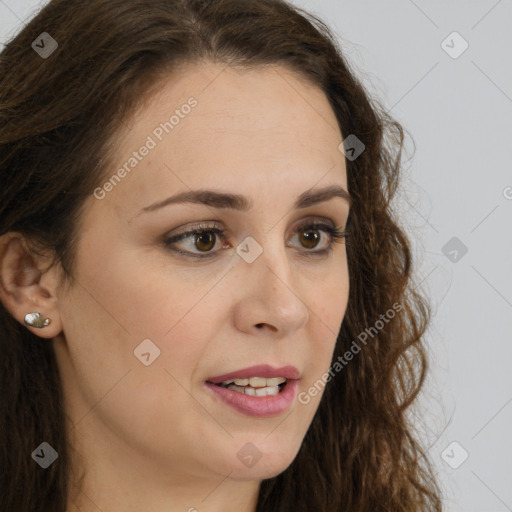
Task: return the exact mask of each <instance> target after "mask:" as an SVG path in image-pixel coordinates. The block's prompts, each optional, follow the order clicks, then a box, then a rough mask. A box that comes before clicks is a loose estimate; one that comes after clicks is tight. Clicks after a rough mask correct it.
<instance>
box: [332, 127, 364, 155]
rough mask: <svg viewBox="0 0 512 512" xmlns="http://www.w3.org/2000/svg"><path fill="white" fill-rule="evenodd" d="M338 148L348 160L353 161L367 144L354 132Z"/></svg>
mask: <svg viewBox="0 0 512 512" xmlns="http://www.w3.org/2000/svg"><path fill="white" fill-rule="evenodd" d="M338 149H339V150H340V151H341V152H342V153H343V154H344V155H345V158H346V159H347V160H350V161H351V162H353V161H354V160H355V159H356V158H357V157H358V156H359V155H360V154H361V153H362V152H363V151H364V150H365V149H366V146H365V145H364V144H363V143H362V141H361V140H360V139H358V138H357V137H356V136H355V135H354V134H353V133H352V134H350V135H349V136H348V137H347V138H346V139H345V140H344V141H343V142H342V143H341V144H340V145H339V146H338Z"/></svg>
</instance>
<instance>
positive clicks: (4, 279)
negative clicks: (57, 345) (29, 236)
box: [0, 232, 62, 339]
mask: <svg viewBox="0 0 512 512" xmlns="http://www.w3.org/2000/svg"><path fill="white" fill-rule="evenodd" d="M48 262H49V258H48V257H43V256H41V255H39V254H36V253H35V252H34V251H32V250H31V249H30V245H29V243H28V242H27V240H26V238H25V237H24V236H23V235H21V234H19V233H14V232H9V233H6V234H4V235H2V236H0V300H1V301H2V303H3V304H4V306H5V308H6V309H7V310H8V311H9V312H10V313H11V315H12V316H13V317H14V318H15V319H16V320H17V321H18V322H20V324H22V325H23V326H24V327H26V328H27V329H29V330H30V331H31V332H32V333H34V334H35V335H36V336H39V337H41V338H48V339H50V338H54V337H55V336H57V335H58V334H60V332H61V331H62V322H61V318H60V315H59V310H58V302H57V289H58V286H59V283H60V275H59V271H58V269H57V268H56V266H52V267H51V268H50V269H49V270H45V264H46V265H47V264H48ZM36 312H37V313H40V314H41V316H42V317H43V318H49V319H50V323H49V324H48V325H47V326H45V327H43V328H38V327H33V326H29V325H26V324H25V321H24V319H25V315H26V314H27V313H36Z"/></svg>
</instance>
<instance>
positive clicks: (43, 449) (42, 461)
mask: <svg viewBox="0 0 512 512" xmlns="http://www.w3.org/2000/svg"><path fill="white" fill-rule="evenodd" d="M58 456H59V454H58V453H57V452H56V451H55V450H54V449H53V447H52V446H51V445H50V444H48V443H47V442H43V443H41V444H40V445H39V446H38V447H37V448H36V449H35V450H34V451H33V452H32V458H33V459H34V460H35V461H36V462H37V463H38V464H39V465H40V466H41V467H42V468H43V469H46V468H48V467H50V466H51V465H52V464H53V463H54V462H55V461H56V460H57V457H58Z"/></svg>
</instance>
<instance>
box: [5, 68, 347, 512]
mask: <svg viewBox="0 0 512 512" xmlns="http://www.w3.org/2000/svg"><path fill="white" fill-rule="evenodd" d="M191 96H193V97H194V98H196V99H197V102H198V104H197V106H196V107H195V108H193V109H192V111H191V112H190V114H188V115H187V116H186V117H185V118H183V119H180V122H179V124H178V125H177V126H175V128H174V129H173V131H172V132H171V133H169V134H165V133H164V135H163V139H162V141H161V142H160V141H158V140H157V139H156V138H155V137H154V136H153V138H154V139H155V141H157V142H158V144H157V146H156V147H155V148H154V149H152V150H151V151H150V153H149V155H148V156H146V157H145V158H144V159H143V160H142V161H141V162H139V163H138V165H137V166H136V167H135V168H134V169H133V170H132V171H131V172H130V173H129V174H128V175H127V176H126V177H125V178H124V179H123V180H122V181H121V182H120V183H118V184H117V185H116V186H115V187H114V188H113V190H111V191H110V192H108V193H107V194H106V195H105V197H104V198H103V199H101V200H100V199H96V198H95V197H92V196H91V197H90V198H89V199H88V200H87V202H86V204H85V209H84V211H83V217H82V222H83V224H82V228H81V232H80V238H79V244H78V246H77V261H76V274H75V279H76V283H75V284H72V285H71V286H69V287H68V286H63V285H62V283H61V274H60V272H59V269H58V267H54V268H52V269H51V270H50V271H48V272H46V273H44V272H41V270H42V269H43V268H44V265H45V263H47V262H46V261H45V260H44V259H43V258H38V257H35V256H32V257H31V256H28V255H27V250H28V249H27V247H28V246H27V244H26V243H25V241H24V240H23V239H20V238H19V236H17V235H16V234H13V233H10V234H8V235H4V236H3V237H2V239H1V241H2V244H1V246H0V247H1V252H0V256H1V257H2V262H1V263H2V267H1V271H2V287H1V299H2V301H3V303H4V304H5V305H6V307H7V308H8V309H9V311H10V312H11V314H12V315H13V316H14V317H15V318H16V319H17V320H18V321H19V322H20V323H22V324H23V318H24V315H25V314H26V313H27V312H30V311H40V312H42V313H43V315H44V316H45V317H50V318H51V320H52V322H51V324H50V325H49V326H47V327H45V328H44V329H37V328H33V327H27V328H28V329H30V330H31V331H32V332H34V333H35V334H37V335H38V336H40V337H41V338H45V340H43V339H41V343H48V342H52V343H53V344H54V347H55V352H56V356H57V361H58V365H59V368H60V371H61V372H62V381H63V387H64V392H65V400H66V413H67V416H68V418H69V420H70V425H71V426H70V436H71V437H72V442H73V446H74V450H75V451H74V452H73V465H74V468H75V470H76V471H78V473H77V474H81V473H80V471H84V472H85V477H84V480H83V482H82V487H81V492H79V493H78V492H77V493H76V494H75V495H73V497H72V499H70V503H69V508H68V512H75V511H77V510H81V511H87V512H89V511H90V512H93V511H94V512H97V511H98V510H105V511H107V510H108V511H109V512H121V511H122V512H136V511H140V510H152V511H154V512H163V511H165V512H174V511H181V512H183V511H193V510H197V511H199V512H219V511H224V512H226V511H227V512H230V511H235V510H236V511H237V512H239V511H241V510H246V511H254V510H255V507H256V501H257V494H258V490H259V486H260V483H261V480H262V479H265V478H270V477H273V476H275V475H278V474H279V473H281V472H282V471H284V470H285V469H286V468H287V467H288V466H289V465H290V464H291V462H292V461H293V459H294V458H295V456H296V455H297V453H298V450H299V448H300V446H301V443H302V441H303V438H304V436H305V434H306V432H307V430H308V428H309V426H310V424H311V421H312V419H313V416H314V414H315V412H316V410H317V408H318V404H319V401H320V398H321V396H322V393H318V394H317V395H316V396H314V397H311V401H310V402H309V403H308V404H307V405H303V404H301V403H299V402H298V401H297V400H295V402H294V403H293V404H292V406H291V408H290V409H289V410H288V411H286V412H285V413H282V414H279V415H277V416H274V417H271V418H255V417H251V416H246V415H244V414H242V413H239V412H237V411H235V410H234V409H232V408H230V407H228V406H227V405H225V404H224V403H223V402H221V401H220V400H218V399H217V398H216V397H215V396H212V394H211V393H209V392H207V391H208V390H206V389H205V386H204V381H205V380H206V379H207V378H208V377H212V376H215V375H221V374H224V373H227V372H230V371H233V370H236V369H240V368H245V367H247V366H252V365H254V364H259V363H268V364H270V365H273V366H284V365H294V366H296V367H297V368H298V369H299V370H300V372H301V380H300V383H299V390H298V392H299V393H300V392H305V391H307V390H308V388H309V387H310V386H311V385H313V384H314V383H315V382H316V381H318V379H319V378H320V376H321V375H322V374H323V373H324V372H326V371H327V370H328V369H329V366H330V362H331V357H332V353H333V350H334V345H335V341H336V336H337V333H338V331H339V327H340V325H341V322H342V320H343V316H344V314H345V310H346V305H347V300H348V289H349V282H348V268H347V258H346V247H345V244H344V243H343V242H341V243H340V242H338V243H333V251H332V252H331V253H330V254H328V255H326V256H320V257H315V256H309V257H308V256H307V253H308V251H309V252H310V253H311V252H314V251H316V250H319V249H321V248H324V247H327V246H328V244H329V234H328V233H326V232H323V231H318V234H319V236H321V239H320V241H319V242H318V245H317V246H316V247H315V246H314V244H311V245H307V240H306V239H304V237H303V236H301V231H300V230H299V228H300V227H301V226H302V225H304V224H305V221H308V220H313V221H314V220H319V221H322V220H324V221H325V220H327V221H329V220H330V221H331V222H332V223H333V224H334V225H336V226H338V227H341V228H344V227H345V224H346V221H347V217H348V212H349V204H348V202H347V201H345V200H344V199H342V198H339V197H336V198H332V199H330V200H328V201H325V202H322V203H320V204H317V205H314V206H311V207H309V208H306V209H303V210H296V209H293V208H292V205H293V203H294V202H295V200H296V199H297V198H298V196H299V195H300V194H302V193H303V192H304V191H306V190H308V189H310V188H313V187H323V186H327V185H338V186H341V187H343V188H344V189H347V179H346V167H345V160H344V156H343V154H342V153H341V152H340V151H339V150H338V145H339V144H340V142H341V140H342V138H341V134H340V132H339V129H338V125H337V121H336V118H335V116H334V113H333V111H332V109H331V107H330V105H329V103H328V100H327V98H326V97H325V95H324V93H323V92H322V91H321V90H320V89H318V88H316V87H314V86H312V85H310V84H308V83H307V82H305V81H304V80H303V79H302V78H301V77H299V76H298V75H296V74H294V73H293V72H291V71H289V70H287V69H285V68H283V67H265V68H262V67H260V68H253V69H251V70H248V69H245V70H241V69H234V68H232V67H228V68H226V67H225V66H221V65H219V64H212V63H202V64H200V65H199V64H194V65H191V64H190V65H188V66H185V67H184V68H183V69H181V70H180V72H177V73H174V74H173V75H172V76H171V77H167V79H166V81H165V82H164V83H163V84H162V86H161V88H160V89H159V90H158V93H157V94H156V95H154V96H152V97H151V98H149V100H148V101H147V102H146V104H145V105H144V108H143V109H141V110H140V111H138V112H137V113H136V115H135V116H134V117H133V118H132V119H131V120H127V121H126V125H127V128H126V131H125V133H122V134H121V133H120V134H119V137H118V138H117V143H116V155H117V161H116V164H117V166H115V167H113V168H112V173H111V174H110V175H109V176H108V177H110V176H111V175H112V174H114V173H115V171H116V170H117V169H118V167H121V166H122V165H123V163H124V162H126V160H127V159H128V158H129V157H130V156H131V154H132V152H133V151H136V150H138V149H139V148H140V147H141V145H142V144H144V143H145V141H146V139H147V136H148V135H149V134H151V133H152V132H153V130H154V129H155V127H157V126H158V125H159V124H160V123H161V122H164V121H166V120H168V118H169V116H170V114H168V112H169V113H172V112H173V111H174V110H175V109H176V108H179V107H180V105H183V104H184V103H186V102H187V99H188V98H189V97H191ZM108 177H107V179H108ZM198 188H207V189H215V190H218V191H227V192H232V193H237V194H243V195H245V196H248V198H250V199H251V200H252V202H253V207H252V209H250V210H249V211H247V212H241V211H235V210H229V209H215V208H213V207H209V206H204V205H199V204H191V203H190V204H185V203H183V204H176V205H169V206H166V207H164V208H161V209H158V210H155V211H152V212H146V213H140V211H141V209H142V208H144V207H146V206H148V205H150V204H152V203H155V202H157V201H161V200H163V199H165V198H167V197H169V196H171V195H173V194H176V193H178V192H182V191H188V190H189V189H192V190H195V189H198ZM200 221H217V223H218V224H220V225H221V226H222V227H223V228H225V229H226V230H227V231H226V237H227V239H226V240H225V241H223V240H222V239H221V238H217V240H216V241H215V246H213V244H210V245H208V243H205V242H203V244H201V243H196V244H194V236H191V237H189V238H188V239H187V240H181V241H180V242H177V243H176V244H175V245H174V246H173V247H175V248H176V247H177V248H180V249H182V250H188V251H191V252H195V253H201V249H202V250H203V251H204V250H205V249H204V248H205V247H207V250H209V251H210V252H216V256H215V257H214V258H211V259H206V260H204V261H201V260H198V259H195V258H188V259H187V258H186V257H183V256H180V255H178V254H175V253H173V252H172V250H171V249H170V247H166V246H165V243H164V242H163V240H164V238H165V237H166V235H171V234H174V233H176V232H177V231H180V232H183V231H188V228H189V227H190V228H195V227H196V226H195V225H194V224H197V223H198V222H200ZM209 224H211V222H209ZM247 236H251V237H253V238H254V239H255V240H256V241H257V242H258V243H259V245H260V246H261V247H262V248H263V252H262V254H261V255H260V256H259V257H258V258H257V259H256V260H255V261H254V262H252V263H246V262H245V261H244V260H243V259H242V258H241V257H239V256H238V255H237V253H236V252H235V249H236V247H237V245H238V243H240V242H241V241H242V240H244V239H245V238H246V237H247ZM257 325H259V327H257ZM144 339H150V340H152V342H153V343H154V344H155V345H156V346H158V348H159V349H160V356H159V357H158V358H156V359H154V362H152V363H151V364H150V365H149V366H145V365H144V364H142V363H141V361H140V360H139V359H138V358H137V357H135V356H134V350H135V349H136V348H137V347H138V346H139V344H140V343H141V342H142V340H144ZM246 443H253V444H254V445H255V446H256V447H257V449H258V450H259V452H260V453H261V459H260V460H259V461H258V462H257V463H256V464H255V465H254V466H252V467H246V466H245V465H244V464H243V463H242V462H241V461H240V460H239V459H238V457H237V452H238V451H239V450H240V449H241V448H242V447H243V446H244V445H245V444H246ZM57 463H58V462H57ZM77 489H78V487H77Z"/></svg>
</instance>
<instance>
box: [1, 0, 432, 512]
mask: <svg viewBox="0 0 512 512" xmlns="http://www.w3.org/2000/svg"><path fill="white" fill-rule="evenodd" d="M43 32H48V33H49V34H50V36H51V37H52V38H53V39H54V40H55V41H56V42H57V43H58V47H57V48H56V49H55V51H54V52H53V53H52V54H51V55H48V56H47V57H46V58H42V57H41V56H40V55H38V53H37V52H36V50H35V49H34V48H33V47H32V43H33V42H34V41H35V40H36V39H37V38H38V37H39V35H40V34H42V33H43ZM44 37H46V36H44ZM47 41H48V39H47ZM40 46H42V45H40ZM47 48H48V47H47ZM201 59H203V60H208V61H214V62H220V63H225V64H226V65H231V66H251V67H253V66H258V65H262V64H279V65H284V66H288V67H289V68H290V69H293V70H295V71H297V72H298V73H299V74H300V75H301V76H303V77H305V78H306V79H308V80H310V81H311V82H312V83H314V84H315V85H316V86H318V87H319V88H321V89H322V90H323V91H324V93H325V94H326V96H327V98H328V100H329V102H330V105H331V106H332V109H333V111H334V113H335V115H336V117H337V120H338V123H339V128H340V131H341V134H342V136H343V137H347V136H348V135H350V134H354V135H356V136H357V138H358V139H360V140H361V141H362V142H363V143H364V145H365V150H364V151H363V153H362V154H360V155H359V156H358V157H357V158H356V159H349V158H347V159H346V164H347V174H348V187H349V191H350V193H351V195H352V197H353V204H352V209H351V213H350V219H349V225H350V231H351V238H350V242H349V243H348V244H347V251H348V261H349V278H350V296H349V302H348V308H347V311H346V315H345V317H344V320H343V323H342V325H341V328H340V331H339V335H338V339H337V343H336V349H335V353H334V359H333V362H334V361H335V360H337V358H338V356H340V357H343V355H344V354H345V353H346V352H347V350H349V349H350V347H354V345H353V342H356V343H358V344H359V345H360V349H361V350H360V352H359V353H358V354H357V356H356V357H354V358H353V360H352V361H350V364H347V365H346V366H344V367H343V369H342V370H341V371H338V373H337V374H336V375H335V376H334V377H333V378H332V379H331V380H330V382H328V383H327V385H326V388H325V392H324V395H323V397H322V400H321V403H320V405H319V409H318V411H317V413H316V415H315V417H314V419H313V421H312V424H311V426H310V428H309V430H308V432H307V434H306V437H305V439H304V442H303V444H302V446H301V448H300V451H299V453H298V455H297V457H296V458H295V460H294V461H293V462H292V464H291V465H290V466H289V467H288V468H287V469H286V470H285V471H283V472H282V473H281V474H279V475H278V476H276V477H275V478H270V479H267V480H264V481H263V482H262V484H261V488H260V493H259V500H258V505H257V511H258V512H275V511H279V512H286V511H289V512H300V511H304V512H306V511H307V512H313V511H314V512H318V511H321V512H324V511H325V512H342V511H343V512H362V511H371V512H378V511H386V512H388V511H397V512H398V511H404V512H405V511H419V510H432V511H439V510H441V500H440V497H439V490H438V487H437V485H436V483H435V480H434V478H433V472H432V468H431V465H430V463H429V460H428V457H427V456H426V454H425V452H424V450H423V449H422V447H421V445H420V443H419V442H418V440H417V439H416V437H415V435H414V433H413V430H412V428H411V426H410V424H409V422H408V420H407V417H408V415H407V413H408V408H409V406H410V404H411V402H413V400H414V399H415V397H416V396H417V394H418V392H419V390H420V388H421V386H422V384H423V381H424V379H425V371H426V366H427V360H426V352H425V347H424V346H423V342H422V339H423V338H422V337H423V334H424V332H425V329H426V326H427V323H428V319H429V309H428V305H427V302H426V300H425V299H424V298H423V296H422V295H419V294H418V291H417V290H414V289H413V287H412V285H411V252H410V245H409V242H408V240H407V237H406V236H405V234H404V232H403V231H402V229H401V228H400V227H399V225H398V223H397V222H396V219H395V218H394V216H393V214H392V210H391V206H390V202H391V200H392V198H393V196H394V194H395V192H396V189H397V185H398V180H399V174H400V169H401V153H402V147H403V140H404V136H403V130H402V127H401V126H400V124H398V123H397V122H396V121H394V120H393V119H392V118H390V117H389V116H388V115H387V114H386V112H385V110H384V108H382V106H380V104H379V103H378V102H377V101H376V100H375V99H372V98H371V97H370V95H369V94H368V93H367V92H366V91H365V89H364V87H363V86H362V84H361V83H360V81H358V79H357V78H356V76H355V75H354V72H353V71H352V70H351V69H350V66H349V64H348V63H347V61H346V60H345V58H344V56H343V55H342V52H341V49H340V47H339V46H338V43H337V42H336V39H335V38H334V37H333V35H332V33H331V32H330V31H329V29H328V28H327V26H326V25H325V24H324V23H323V22H322V21H321V20H320V19H319V18H318V17H316V16H313V15H311V14H308V13H307V12H305V11H303V10H301V9H299V8H296V7H293V6H291V5H290V4H288V3H286V2H285V1H283V0H88V1H86V2H74V1H71V0H53V1H51V2H50V3H49V4H48V5H46V6H45V7H44V8H43V9H42V10H41V11H40V12H39V13H38V14H37V16H35V17H34V18H33V19H32V20H31V21H30V22H29V23H28V24H27V25H26V26H25V27H24V28H23V29H22V30H21V31H20V33H19V34H17V35H16V36H15V37H14V38H13V39H12V40H11V41H9V42H8V44H7V45H6V47H5V48H4V50H3V51H2V53H1V54H0V181H1V183H2V186H1V187H0V235H2V234H4V233H7V232H9V231H16V232H18V233H21V234H23V235H25V236H26V237H27V239H28V240H30V241H31V242H32V243H33V246H34V247H39V248H41V249H49V250H51V251H52V252H53V254H55V257H56V259H55V261H57V262H58V263H59V264H60V265H61V266H62V269H63V271H64V275H65V276H66V278H72V276H73V262H74V256H75V254H74V247H75V243H76V240H77V236H78V234H79V230H80V211H81V206H82V205H83V201H84V200H85V198H87V197H89V195H90V194H91V193H93V191H94V189H95V188H96V187H98V185H101V183H102V182H104V177H105V176H109V166H110V164H111V162H112V160H111V157H112V146H111V143H112V141H113V140H115V136H116V133H118V131H119V130H120V129H121V128H122V124H123V122H124V120H125V119H127V118H128V116H129V115H130V114H131V113H133V112H134V110H135V109H136V108H138V107H140V105H141V104H142V102H143V99H144V98H147V97H149V95H150V93H151V92H152V91H153V90H154V88H156V86H157V84H158V83H159V79H161V78H163V77H167V78H168V79H172V71H173V70H174V69H176V66H177V65H178V64H180V63H185V62H195V61H198V60H201ZM169 77H171V78H169ZM397 305H398V306H397ZM391 311H393V316H392V320H389V321H386V324H385V326H384V327H383V328H378V329H377V328H375V325H376V323H377V321H379V319H380V322H381V323H383V322H382V320H383V319H382V316H385V315H388V317H389V318H391V313H390V312H391ZM388 312H389V314H388ZM372 329H373V330H372ZM362 333H366V334H367V343H365V344H364V346H362V343H361V340H362V338H364V335H363V334H362ZM370 334H371V337H369V335H370ZM357 340H359V342H358V341H357ZM0 357H1V361H2V362H1V370H0V383H1V391H2V400H1V402H0V408H1V410H0V412H1V414H0V432H1V436H2V438H1V441H0V457H1V461H2V464H1V468H0V509H1V510H5V511H9V512H14V511H15V512H32V511H33V512H36V511H37V512H41V511H48V512H65V511H66V505H67V503H68V496H69V492H70V487H71V484H72V482H71V467H70V462H69V454H70V450H71V446H70V444H69V440H68V439H67V436H66V429H65V425H66V423H65V422H66V414H65V411H64V407H63V395H62V391H61V383H60V378H59V369H58V366H57V364H56V360H55V356H54V352H53V348H52V344H51V343H48V342H43V341H42V340H41V339H40V338H38V337H37V336H34V335H33V334H31V333H30V332H29V331H28V330H27V329H26V328H24V326H22V325H20V324H19V323H18V322H17V321H16V320H15V319H14V318H13V317H12V316H11V315H10V314H9V313H8V312H7V311H6V309H5V307H4V306H3V304H2V305H1V306H0ZM42 441H46V442H48V443H49V444H50V445H51V446H53V447H54V448H55V450H56V451H57V452H58V454H59V458H58V460H57V462H56V463H54V464H52V465H51V466H50V467H49V468H48V469H47V470H41V468H40V467H39V466H38V465H37V464H35V463H34V461H33V460H32V458H31V453H32V452H33V450H34V449H35V448H36V447H37V446H38V445H39V444H40V443H41V442H42Z"/></svg>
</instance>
